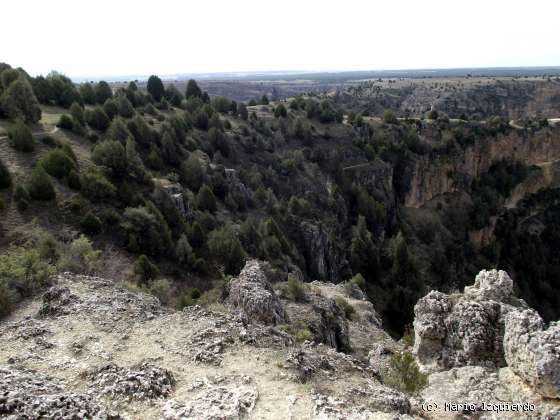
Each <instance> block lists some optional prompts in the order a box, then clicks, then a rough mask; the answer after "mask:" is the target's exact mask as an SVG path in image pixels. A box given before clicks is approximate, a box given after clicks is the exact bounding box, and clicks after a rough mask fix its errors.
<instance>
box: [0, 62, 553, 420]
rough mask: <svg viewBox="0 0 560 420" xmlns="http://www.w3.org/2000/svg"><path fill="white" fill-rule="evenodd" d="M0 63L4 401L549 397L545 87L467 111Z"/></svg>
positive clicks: (234, 406)
mask: <svg viewBox="0 0 560 420" xmlns="http://www.w3.org/2000/svg"><path fill="white" fill-rule="evenodd" d="M0 82H1V89H0V216H1V218H0V251H1V253H0V318H1V319H2V320H0V335H2V340H3V343H6V345H5V346H3V348H2V349H1V350H0V363H2V367H1V369H2V373H3V375H2V376H3V378H0V386H2V388H3V389H4V390H8V391H7V392H9V393H10V398H11V399H9V400H8V399H7V397H5V396H4V397H2V396H1V395H2V394H0V413H1V414H8V415H14V416H16V418H17V416H18V415H20V414H21V415H26V416H27V417H29V418H34V417H37V415H38V414H37V411H36V410H42V409H43V408H37V407H44V410H46V412H47V413H57V414H49V415H52V416H53V417H57V416H68V417H70V418H71V416H72V415H75V413H76V412H79V413H81V416H82V417H83V416H91V417H95V416H98V417H100V418H118V417H117V416H118V415H121V416H123V417H124V418H153V417H156V418H157V417H163V418H170V419H171V418H201V417H203V414H201V413H207V414H205V415H207V417H208V418H238V417H249V418H278V417H279V416H285V417H287V418H387V416H393V417H394V416H397V417H398V416H400V417H401V418H410V417H421V418H425V417H428V418H435V416H437V417H439V416H447V415H449V416H450V417H451V418H456V417H455V415H454V414H452V413H450V412H449V411H445V410H444V411H443V412H442V411H441V410H440V411H435V412H434V413H435V414H434V413H429V412H427V410H426V409H425V407H426V406H424V408H423V405H422V404H423V403H430V402H434V403H437V404H439V405H440V406H441V405H442V404H443V403H444V402H445V401H446V395H447V394H446V391H447V390H448V389H450V390H452V391H453V392H452V394H450V395H453V396H454V398H456V399H457V401H459V402H460V401H463V402H464V401H471V400H477V402H480V400H482V399H483V398H482V397H481V396H484V400H485V401H486V397H488V398H489V399H488V401H489V402H497V401H502V402H503V401H506V402H510V403H517V402H519V403H526V402H527V403H528V402H531V403H534V404H535V410H537V411H536V412H537V413H539V414H538V416H540V417H542V418H553V417H554V416H555V415H557V414H558V407H557V399H558V389H559V388H558V387H559V385H558V377H557V372H558V369H557V368H558V365H559V361H558V357H557V356H558V354H557V349H558V346H559V341H558V340H559V339H558V325H557V323H556V322H554V321H555V320H557V319H559V317H560V309H559V308H560V307H559V306H558V302H559V301H560V285H559V284H558V282H557V278H558V273H560V260H559V259H558V253H557V249H558V246H559V244H560V231H559V230H558V228H557V226H558V222H559V221H560V206H559V199H560V195H559V194H558V185H559V183H558V174H557V171H558V168H557V167H558V160H559V159H560V147H559V144H560V126H559V125H558V124H557V121H556V120H555V119H554V118H553V117H558V114H553V113H554V112H556V111H555V108H554V106H553V105H554V104H553V102H554V101H552V100H551V101H549V102H550V104H551V106H550V108H548V109H549V112H550V115H544V114H543V115H544V116H546V117H549V118H543V115H539V116H538V117H537V116H535V115H534V114H533V112H532V108H531V107H534V106H537V107H539V108H540V107H541V105H538V104H537V105H535V102H531V101H537V102H538V101H541V102H539V103H544V102H542V101H544V99H543V98H549V99H550V98H552V97H553V96H554V95H555V88H556V85H555V84H556V83H557V82H556V81H555V80H550V81H543V80H532V79H531V80H523V81H522V82H521V81H513V80H512V81H510V82H511V83H512V84H513V85H515V86H517V85H521V84H523V86H524V87H523V88H522V90H523V91H526V92H528V91H532V92H537V91H540V90H543V92H544V91H546V92H545V93H542V96H539V98H541V99H535V98H536V97H532V99H530V100H527V101H524V102H523V103H519V104H518V105H519V106H517V105H512V104H513V102H515V103H517V102H516V101H518V97H517V96H516V95H517V93H515V94H514V93H511V92H509V90H507V89H506V91H507V92H506V93H505V94H504V95H505V96H504V101H503V106H504V107H506V108H507V109H511V110H513V111H511V112H513V113H514V114H515V116H514V117H512V116H511V115H509V114H508V113H507V112H506V113H502V112H497V111H496V110H497V109H498V108H500V107H502V105H500V106H499V107H498V108H492V107H487V106H486V102H485V101H486V99H485V96H484V94H482V93H480V92H478V93H476V94H474V93H472V92H471V93H472V94H473V95H475V96H473V97H472V98H474V99H472V98H471V99H472V100H475V101H476V98H479V99H478V101H479V102H477V104H476V106H480V107H482V108H484V107H486V108H484V109H487V111H488V113H489V114H488V115H485V116H484V118H479V117H472V116H470V115H460V116H455V115H452V114H453V112H452V110H449V109H447V108H445V109H446V110H448V111H449V112H450V114H451V115H447V114H446V113H445V112H442V109H440V110H439V111H437V110H436V109H435V108H436V107H434V109H433V110H432V111H431V112H429V113H427V114H425V112H424V110H421V109H420V108H418V109H417V110H416V111H414V115H411V116H410V118H405V117H403V116H402V115H403V114H402V112H401V111H402V109H400V108H399V107H400V105H398V104H397V105H395V106H392V105H387V103H385V102H384V101H383V100H381V99H379V100H377V99H376V100H374V102H371V101H372V97H371V96H367V95H366V96H367V98H366V101H365V102H363V103H362V102H352V103H348V102H347V101H346V99H345V98H347V97H348V96H347V95H350V96H352V95H354V94H355V91H354V90H352V89H350V90H347V91H345V93H343V94H342V95H318V96H317V95H308V96H306V95H298V96H295V97H293V98H289V99H285V100H276V101H272V100H271V99H270V98H268V97H267V96H266V95H264V96H262V97H261V98H256V99H255V100H252V101H250V102H248V103H244V102H239V103H238V102H235V101H232V100H230V99H228V98H225V97H221V96H213V97H211V96H210V95H209V94H208V93H207V92H204V91H203V90H202V89H201V87H200V86H199V84H198V83H197V82H196V81H194V80H191V81H189V82H188V83H187V84H186V86H184V87H183V86H182V87H181V88H180V89H179V88H177V87H176V86H173V85H171V84H169V85H167V86H165V85H164V84H163V82H162V81H161V79H159V77H157V76H151V77H150V78H149V79H148V80H147V81H146V84H145V86H146V89H142V88H140V87H139V86H138V85H137V84H136V83H134V82H131V83H130V84H128V85H126V86H120V87H118V88H115V87H114V86H111V85H109V84H108V83H106V82H103V81H101V82H98V83H83V84H80V85H76V84H74V83H73V82H72V81H71V80H70V79H68V78H67V77H65V76H63V75H61V74H58V73H51V74H49V75H48V76H46V77H43V76H38V77H30V76H29V75H28V74H27V73H25V71H24V70H22V69H12V68H11V67H10V66H8V65H4V64H3V65H0ZM496 86H497V84H493V85H488V86H487V87H485V88H484V89H486V88H488V89H490V90H492V89H494V88H495V87H496ZM471 87H472V88H473V89H475V90H477V89H479V87H480V86H478V84H474V85H473V86H471ZM391 89H392V88H391ZM423 89H428V90H429V91H430V92H431V93H430V95H432V94H433V90H434V89H435V87H430V86H429V85H424V87H423ZM436 90H437V89H436ZM464 92H466V90H465V91H464ZM469 92H470V91H469ZM473 92H474V91H473ZM471 93H469V94H468V95H471ZM539 95H540V94H539ZM490 96H493V94H492V93H490ZM469 98H470V96H469ZM471 99H469V100H471ZM547 100H548V99H547ZM512 101H513V102H512ZM371 103H373V104H374V105H375V109H381V108H383V111H382V112H380V113H377V111H376V112H375V113H372V112H371V109H370V106H369V105H368V104H371ZM421 107H424V105H422V106H421ZM390 108H392V109H390ZM508 112H509V111H508ZM547 112H548V111H547ZM373 114H377V115H373ZM512 115H513V114H512ZM450 116H453V118H450ZM489 268H497V269H501V270H506V271H507V272H509V273H510V275H511V277H512V278H513V281H512V280H511V279H510V277H509V276H508V274H506V273H505V272H504V271H496V270H492V271H481V270H485V269H489ZM479 272H480V274H478V273H479ZM477 274H478V275H477ZM475 277H476V280H475V284H474V286H471V287H466V286H468V285H470V284H472V279H473V278H475ZM436 290H437V291H436ZM461 290H464V291H463V293H459V291H461ZM40 296H42V298H40ZM40 299H42V300H40ZM530 308H534V309H530ZM521 343H525V344H524V345H523V346H522V345H521ZM516 344H519V346H517V347H516ZM53 368H54V370H55V372H54V373H52V372H51V373H49V372H48V371H52V370H53ZM469 378H470V379H469ZM2 381H3V382H2ZM14 393H15V394H14ZM30 395H32V396H36V399H34V398H35V397H31V398H30V397H29V396H30ZM1 398H4V399H1ZM132 400H134V401H132ZM61 401H67V403H65V404H63V403H61ZM34 410H35V411H34ZM57 410H62V411H57ZM212 410H215V411H212ZM480 410H481V408H480V407H478V408H476V407H475V408H472V407H470V408H468V411H475V412H478V411H480ZM482 410H484V409H482ZM60 413H62V414H60ZM117 413H118V414H117ZM383 413H384V414H383ZM477 415H478V414H477ZM393 417H390V418H393ZM520 418H523V416H521V417H520Z"/></svg>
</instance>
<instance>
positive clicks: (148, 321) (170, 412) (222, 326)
mask: <svg viewBox="0 0 560 420" xmlns="http://www.w3.org/2000/svg"><path fill="white" fill-rule="evenodd" d="M512 290H513V284H512V281H511V279H510V278H509V277H508V275H507V274H506V273H505V272H502V271H495V270H493V271H483V272H481V273H480V274H479V275H478V276H477V278H476V280H475V284H474V285H473V286H472V287H467V288H465V292H464V293H462V294H454V295H446V294H443V293H439V292H433V291H432V292H430V293H429V294H428V295H427V296H425V297H424V298H422V299H421V300H420V301H419V302H418V304H417V305H416V308H415V315H416V319H415V322H414V328H415V343H414V348H413V354H414V355H415V358H416V360H417V362H418V364H419V365H420V367H421V369H422V370H423V371H425V372H427V373H428V374H429V376H428V383H427V386H426V387H425V388H424V389H423V390H422V391H421V392H420V393H416V394H414V395H410V394H407V393H404V392H401V391H399V390H396V389H393V388H391V387H390V386H388V382H387V381H386V380H385V378H386V377H385V375H384V372H386V370H387V366H388V363H389V360H390V358H391V355H392V354H395V353H399V352H402V351H406V350H407V348H406V344H405V343H403V342H395V341H394V340H392V339H391V338H390V337H389V335H388V334H386V333H385V331H383V329H382V326H381V322H380V319H379V316H378V315H377V313H376V312H375V309H374V308H373V306H372V304H371V303H370V302H368V301H367V300H365V299H364V297H363V295H362V294H361V292H360V291H359V290H356V288H354V289H353V288H352V287H348V286H346V287H345V286H342V285H333V284H325V283H319V282H313V283H311V284H310V285H308V286H307V287H306V295H305V297H303V298H301V299H298V300H296V301H294V300H293V299H287V297H286V296H285V292H283V291H282V289H280V290H275V289H274V288H273V287H272V286H271V274H270V270H269V269H268V266H267V265H266V264H265V263H262V262H259V261H249V262H248V263H247V265H246V267H245V268H244V270H243V271H242V272H241V274H240V275H239V277H238V278H236V279H233V280H232V281H231V283H230V285H229V296H228V298H227V299H226V301H225V302H224V306H223V308H220V310H219V311H210V310H207V309H205V308H202V307H198V306H194V307H189V308H187V309H185V310H184V311H181V312H176V311H171V310H168V309H166V308H163V307H162V306H161V305H160V304H159V302H158V301H157V299H155V298H154V297H152V296H148V295H145V294H142V293H132V292H130V291H128V290H126V289H123V288H121V287H119V286H117V285H115V284H114V283H113V282H111V281H108V280H104V279H100V278H95V277H86V276H78V275H72V274H64V275H60V276H58V278H57V279H56V285H55V286H53V287H52V288H51V289H50V290H48V291H47V292H46V293H45V294H44V295H43V296H42V297H41V298H40V299H35V300H32V301H29V302H28V303H27V304H26V305H25V306H23V307H21V308H19V309H18V310H17V311H16V312H15V313H14V314H13V315H11V316H10V317H9V318H8V319H6V320H3V321H2V322H1V323H0V342H1V343H2V346H0V417H2V418H9V419H35V418H52V419H55V418H56V419H60V418H62V419H81V418H95V419H238V418H251V419H253V418H254V419H312V418H316V419H411V418H457V419H459V418H496V419H502V418H550V419H552V418H559V417H560V399H559V397H560V381H559V376H558V375H559V374H560V326H559V324H558V323H552V324H551V325H549V326H546V325H545V324H544V323H543V321H542V319H540V317H539V316H538V314H537V313H536V312H534V311H532V310H531V309H530V308H528V307H527V305H526V304H525V303H524V302H523V301H521V300H518V299H516V298H515V297H514V296H513V293H512ZM341 298H344V299H345V300H346V302H348V304H349V305H351V306H352V307H353V308H354V311H355V312H354V314H353V315H352V316H351V317H348V316H345V313H344V311H343V310H342V309H341V307H340V305H337V304H336V303H335V302H336V300H337V299H341ZM303 326H304V327H305V328H304V329H303ZM294 331H296V333H294ZM297 331H300V333H299V334H298V333H297ZM301 331H305V334H301ZM409 350H411V349H409ZM446 404H447V405H446ZM449 404H451V405H449ZM453 404H456V406H454V405H453ZM461 404H463V405H461ZM508 404H509V406H508ZM516 404H521V405H523V404H526V405H527V406H526V408H527V410H531V411H523V408H524V407H523V406H521V407H518V406H517V405H516ZM514 406H515V407H517V408H520V409H521V410H517V411H511V409H512V407H514ZM508 407H509V411H504V410H506V409H507V408H508ZM500 410H502V411H500Z"/></svg>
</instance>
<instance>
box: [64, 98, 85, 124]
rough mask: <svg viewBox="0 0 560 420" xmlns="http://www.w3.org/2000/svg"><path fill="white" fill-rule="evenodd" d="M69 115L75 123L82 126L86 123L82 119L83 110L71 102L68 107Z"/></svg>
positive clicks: (77, 104)
mask: <svg viewBox="0 0 560 420" xmlns="http://www.w3.org/2000/svg"><path fill="white" fill-rule="evenodd" d="M70 115H72V118H73V119H74V121H77V122H79V123H80V124H82V125H83V124H84V123H85V122H86V120H85V118H84V108H82V106H81V105H80V104H79V103H77V102H73V103H72V105H70ZM61 118H62V117H61Z"/></svg>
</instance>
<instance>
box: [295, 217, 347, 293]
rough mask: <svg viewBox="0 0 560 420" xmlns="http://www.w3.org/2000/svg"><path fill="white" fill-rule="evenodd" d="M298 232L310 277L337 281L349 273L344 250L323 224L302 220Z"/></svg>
mask: <svg viewBox="0 0 560 420" xmlns="http://www.w3.org/2000/svg"><path fill="white" fill-rule="evenodd" d="M298 233H299V234H300V235H301V241H299V242H300V243H301V244H303V249H302V253H303V256H304V258H305V262H306V265H307V272H308V273H309V275H310V276H311V278H313V279H321V280H327V281H331V282H334V283H337V282H339V281H341V280H342V279H343V278H346V277H348V276H349V275H350V271H348V261H347V260H346V257H345V252H344V250H343V249H341V248H340V247H339V245H338V244H337V243H336V241H335V240H333V235H332V234H330V233H329V231H328V230H327V229H326V228H325V227H324V226H323V225H321V224H316V223H311V222H308V221H302V222H301V223H300V225H299V232H298Z"/></svg>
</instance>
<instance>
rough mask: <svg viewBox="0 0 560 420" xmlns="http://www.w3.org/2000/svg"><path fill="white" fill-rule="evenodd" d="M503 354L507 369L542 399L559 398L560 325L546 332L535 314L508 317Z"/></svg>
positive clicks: (527, 311)
mask: <svg viewBox="0 0 560 420" xmlns="http://www.w3.org/2000/svg"><path fill="white" fill-rule="evenodd" d="M504 353H505V359H506V362H507V364H508V366H509V367H510V368H511V369H512V370H513V371H514V372H515V373H517V374H518V375H519V376H520V377H521V378H523V380H525V381H526V382H527V383H528V384H530V385H531V386H532V387H533V388H534V389H535V390H537V392H539V393H540V394H541V395H543V396H545V397H549V398H560V323H559V322H555V323H552V324H551V325H550V326H549V327H548V329H545V328H544V322H543V320H542V318H541V317H540V316H539V314H537V313H536V312H535V311H533V310H524V311H512V312H510V313H509V314H508V315H507V316H506V323H505V334H504Z"/></svg>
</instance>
